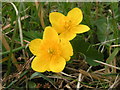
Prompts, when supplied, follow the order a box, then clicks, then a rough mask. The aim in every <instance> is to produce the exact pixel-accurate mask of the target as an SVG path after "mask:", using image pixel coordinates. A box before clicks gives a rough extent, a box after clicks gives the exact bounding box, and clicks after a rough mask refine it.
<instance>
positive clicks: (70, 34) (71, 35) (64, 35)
mask: <svg viewBox="0 0 120 90" xmlns="http://www.w3.org/2000/svg"><path fill="white" fill-rule="evenodd" d="M75 36H76V34H75V33H73V32H70V31H65V32H63V33H61V34H60V35H59V37H60V38H63V39H67V40H72V39H73V38H75Z"/></svg>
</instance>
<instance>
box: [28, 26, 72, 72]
mask: <svg viewBox="0 0 120 90" xmlns="http://www.w3.org/2000/svg"><path fill="white" fill-rule="evenodd" d="M29 49H30V51H31V52H32V53H33V54H34V55H35V56H36V57H35V58H34V60H33V61H32V65H31V67H32V69H33V70H35V71H37V72H45V71H53V72H61V71H62V70H63V69H64V67H65V65H66V61H68V60H70V56H72V55H73V49H72V46H71V44H70V42H69V41H68V40H65V39H60V38H59V36H58V34H57V32H56V31H55V30H54V29H53V28H52V27H50V26H49V27H46V28H45V31H44V34H43V39H35V40H32V41H31V42H30V44H29Z"/></svg>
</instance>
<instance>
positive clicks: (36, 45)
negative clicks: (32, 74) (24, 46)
mask: <svg viewBox="0 0 120 90" xmlns="http://www.w3.org/2000/svg"><path fill="white" fill-rule="evenodd" d="M41 41H42V40H41V39H34V40H32V41H31V42H30V44H29V49H30V51H31V52H32V53H33V54H34V55H37V54H39V53H40V45H41Z"/></svg>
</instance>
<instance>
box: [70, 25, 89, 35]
mask: <svg viewBox="0 0 120 90" xmlns="http://www.w3.org/2000/svg"><path fill="white" fill-rule="evenodd" d="M89 30H90V28H89V27H88V26H86V25H77V26H76V27H74V28H72V29H71V32H73V33H84V32H87V31H89Z"/></svg>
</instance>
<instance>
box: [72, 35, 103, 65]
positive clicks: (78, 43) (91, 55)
mask: <svg viewBox="0 0 120 90" xmlns="http://www.w3.org/2000/svg"><path fill="white" fill-rule="evenodd" d="M71 44H72V46H73V51H74V55H75V54H78V53H82V54H84V55H85V57H86V59H85V60H86V61H87V63H88V64H90V65H91V66H97V65H99V64H98V63H96V62H94V61H93V60H99V61H102V60H103V54H102V53H100V52H98V51H97V50H96V49H95V48H93V47H92V45H91V44H90V43H88V42H85V41H84V40H82V38H81V37H79V36H77V37H76V38H75V39H74V40H72V41H71Z"/></svg>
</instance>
